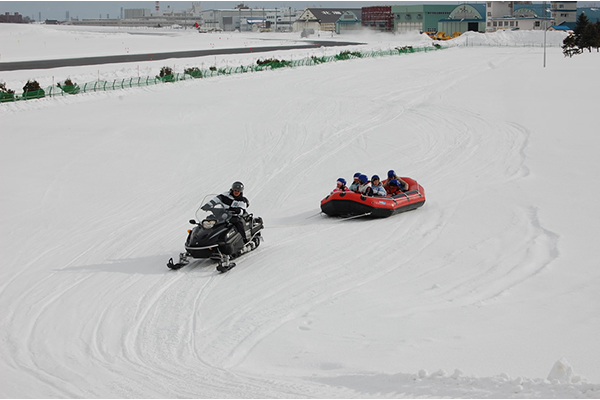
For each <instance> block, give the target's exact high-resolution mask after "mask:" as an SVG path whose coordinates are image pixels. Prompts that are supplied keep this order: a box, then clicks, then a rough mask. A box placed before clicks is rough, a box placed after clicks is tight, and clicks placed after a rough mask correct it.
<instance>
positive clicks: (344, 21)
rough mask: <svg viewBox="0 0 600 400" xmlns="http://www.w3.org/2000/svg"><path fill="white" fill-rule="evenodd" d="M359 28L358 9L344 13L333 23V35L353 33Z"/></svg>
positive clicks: (360, 19) (360, 14) (360, 22)
mask: <svg viewBox="0 0 600 400" xmlns="http://www.w3.org/2000/svg"><path fill="white" fill-rule="evenodd" d="M361 28H362V11H361V10H360V9H358V10H347V11H344V13H343V14H342V16H341V17H340V18H339V19H338V20H337V21H336V22H335V33H344V32H348V31H355V30H359V29H361Z"/></svg>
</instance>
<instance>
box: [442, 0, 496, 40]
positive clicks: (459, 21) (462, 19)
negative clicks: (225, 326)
mask: <svg viewBox="0 0 600 400" xmlns="http://www.w3.org/2000/svg"><path fill="white" fill-rule="evenodd" d="M438 32H445V33H447V34H448V35H453V34H454V33H455V32H458V33H461V34H462V33H465V32H485V5H484V4H461V5H459V6H457V7H456V8H455V9H454V10H452V11H451V12H450V15H449V16H448V18H444V19H441V20H440V21H439V22H438Z"/></svg>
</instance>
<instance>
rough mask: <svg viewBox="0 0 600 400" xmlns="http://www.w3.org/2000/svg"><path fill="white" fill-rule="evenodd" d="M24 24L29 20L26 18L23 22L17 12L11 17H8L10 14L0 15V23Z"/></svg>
mask: <svg viewBox="0 0 600 400" xmlns="http://www.w3.org/2000/svg"><path fill="white" fill-rule="evenodd" d="M26 22H29V18H27V21H25V20H23V16H22V15H21V14H19V13H18V12H16V13H14V14H13V15H10V13H4V14H0V23H7V24H22V23H26Z"/></svg>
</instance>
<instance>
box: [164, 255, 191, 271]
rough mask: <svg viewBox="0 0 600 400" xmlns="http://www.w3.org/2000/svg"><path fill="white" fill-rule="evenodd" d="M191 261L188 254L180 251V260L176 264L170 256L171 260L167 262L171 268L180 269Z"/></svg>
mask: <svg viewBox="0 0 600 400" xmlns="http://www.w3.org/2000/svg"><path fill="white" fill-rule="evenodd" d="M189 263H190V261H189V260H188V259H187V254H186V253H179V262H178V263H176V264H175V263H174V262H173V258H169V261H168V262H167V267H169V269H174V270H178V269H181V268H183V267H185V266H186V265H188V264H189Z"/></svg>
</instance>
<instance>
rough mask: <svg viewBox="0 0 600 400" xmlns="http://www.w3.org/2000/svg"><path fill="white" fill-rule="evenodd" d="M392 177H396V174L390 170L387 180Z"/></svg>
mask: <svg viewBox="0 0 600 400" xmlns="http://www.w3.org/2000/svg"><path fill="white" fill-rule="evenodd" d="M392 176H396V172H395V171H394V170H393V169H390V170H389V171H388V178H391V177H392Z"/></svg>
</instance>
